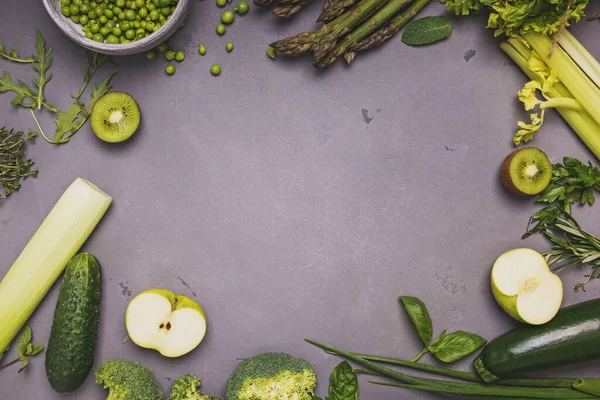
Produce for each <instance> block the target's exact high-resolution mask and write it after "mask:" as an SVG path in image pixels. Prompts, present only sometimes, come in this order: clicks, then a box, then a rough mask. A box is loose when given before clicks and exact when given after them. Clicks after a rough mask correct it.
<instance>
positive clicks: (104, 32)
mask: <svg viewBox="0 0 600 400" xmlns="http://www.w3.org/2000/svg"><path fill="white" fill-rule="evenodd" d="M100 34H101V35H102V36H104V37H107V36H108V35H110V29H108V28H107V27H105V26H103V27H102V28H100Z"/></svg>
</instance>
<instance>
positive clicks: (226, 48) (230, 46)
mask: <svg viewBox="0 0 600 400" xmlns="http://www.w3.org/2000/svg"><path fill="white" fill-rule="evenodd" d="M225 50H227V52H228V53H231V52H232V51H233V43H231V42H229V43H227V44H226V45H225Z"/></svg>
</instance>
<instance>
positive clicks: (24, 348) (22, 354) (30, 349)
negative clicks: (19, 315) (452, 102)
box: [0, 326, 44, 373]
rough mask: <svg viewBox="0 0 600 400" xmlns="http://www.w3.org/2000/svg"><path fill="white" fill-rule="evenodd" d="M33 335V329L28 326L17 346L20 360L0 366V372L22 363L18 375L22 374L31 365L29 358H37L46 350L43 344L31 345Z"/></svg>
mask: <svg viewBox="0 0 600 400" xmlns="http://www.w3.org/2000/svg"><path fill="white" fill-rule="evenodd" d="M31 335H32V334H31V328H30V327H28V326H26V327H25V329H23V333H21V336H20V337H19V343H18V345H17V348H18V350H19V358H17V359H16V360H13V361H11V362H9V363H8V364H6V365H2V366H0V371H2V370H4V369H6V368H8V367H10V366H11V365H14V364H16V363H18V362H19V361H21V363H22V365H21V368H19V370H18V371H17V372H18V373H21V372H22V371H23V370H24V369H25V367H27V365H28V364H29V357H28V356H35V355H36V354H38V353H39V352H40V351H42V350H44V346H42V345H41V344H31ZM1 356H2V354H0V358H2V357H1Z"/></svg>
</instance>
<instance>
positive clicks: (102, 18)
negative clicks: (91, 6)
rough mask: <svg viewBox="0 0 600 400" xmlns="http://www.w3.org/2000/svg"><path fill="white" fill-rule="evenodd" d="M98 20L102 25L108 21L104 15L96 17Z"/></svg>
mask: <svg viewBox="0 0 600 400" xmlns="http://www.w3.org/2000/svg"><path fill="white" fill-rule="evenodd" d="M98 22H100V23H101V24H102V25H106V23H107V22H108V18H106V16H105V15H102V16H100V18H98Z"/></svg>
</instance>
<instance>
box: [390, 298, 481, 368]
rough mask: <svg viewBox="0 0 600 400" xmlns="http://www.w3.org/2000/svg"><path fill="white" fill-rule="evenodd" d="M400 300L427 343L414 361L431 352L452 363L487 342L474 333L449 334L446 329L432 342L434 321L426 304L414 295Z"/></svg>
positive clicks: (420, 335) (438, 357) (436, 356)
mask: <svg viewBox="0 0 600 400" xmlns="http://www.w3.org/2000/svg"><path fill="white" fill-rule="evenodd" d="M400 302H401V303H402V305H403V306H404V310H405V311H406V313H407V314H408V316H409V318H410V320H411V321H412V323H413V325H414V326H415V328H416V330H417V333H418V334H419V337H420V338H421V340H422V341H423V343H424V344H425V347H424V348H423V350H422V351H421V352H420V353H419V354H418V355H417V356H416V357H415V358H414V359H413V360H412V361H413V362H416V361H418V360H419V359H420V358H421V357H423V355H425V354H427V353H431V354H433V355H434V356H435V358H437V359H438V360H440V361H443V362H446V363H452V362H455V361H458V360H461V359H463V358H465V357H466V356H468V355H469V354H472V353H473V352H474V351H475V350H477V349H479V348H481V347H482V346H483V345H485V344H486V343H487V340H485V339H484V338H482V337H481V336H479V335H476V334H474V333H470V332H464V331H456V332H452V333H450V334H447V333H446V330H444V331H443V332H442V333H441V334H440V335H439V336H438V338H437V339H436V340H435V341H433V343H432V339H433V323H432V322H431V316H430V315H429V311H427V307H426V306H425V304H424V303H423V302H422V301H421V300H419V299H418V298H416V297H412V296H400Z"/></svg>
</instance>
